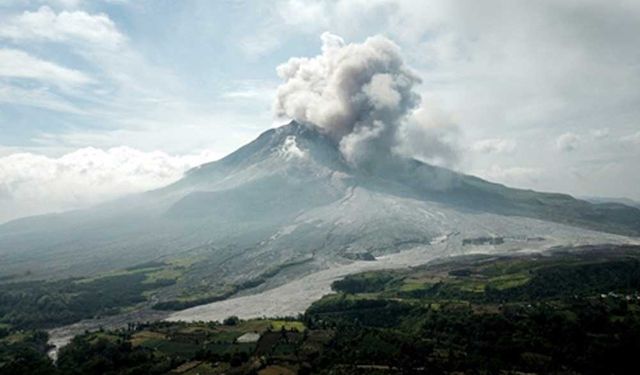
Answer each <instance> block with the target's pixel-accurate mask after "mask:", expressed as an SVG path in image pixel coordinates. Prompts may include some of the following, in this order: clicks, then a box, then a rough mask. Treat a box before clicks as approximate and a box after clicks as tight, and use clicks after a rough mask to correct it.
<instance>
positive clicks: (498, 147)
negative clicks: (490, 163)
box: [471, 138, 516, 154]
mask: <svg viewBox="0 0 640 375" xmlns="http://www.w3.org/2000/svg"><path fill="white" fill-rule="evenodd" d="M515 148H516V142H515V141H514V140H512V139H504V138H489V139H482V140H479V141H476V142H474V143H473V145H472V146H471V150H473V151H476V152H481V153H484V154H509V153H511V152H513V151H514V150H515Z"/></svg>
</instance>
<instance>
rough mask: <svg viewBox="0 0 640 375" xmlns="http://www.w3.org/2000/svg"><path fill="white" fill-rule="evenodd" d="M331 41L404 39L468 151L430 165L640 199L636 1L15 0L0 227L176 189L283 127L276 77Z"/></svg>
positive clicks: (0, 112) (2, 96)
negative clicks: (186, 177)
mask: <svg viewBox="0 0 640 375" xmlns="http://www.w3.org/2000/svg"><path fill="white" fill-rule="evenodd" d="M325 32H329V33H331V35H335V36H339V37H341V38H342V40H344V42H345V43H347V44H349V43H355V44H357V43H363V42H364V41H365V40H367V38H369V37H374V36H378V35H379V36H383V37H386V38H388V39H389V40H391V41H393V43H395V44H396V45H397V46H398V48H399V51H400V52H399V53H400V54H401V55H402V58H403V60H404V63H405V64H406V65H407V66H408V67H409V68H410V69H412V71H413V72H414V73H415V75H416V76H417V77H419V80H420V83H419V84H417V85H416V87H415V88H414V90H415V91H416V92H417V93H419V95H420V98H421V99H420V100H421V103H420V106H419V112H420V113H417V114H416V115H417V116H422V117H425V122H427V123H429V122H434V123H435V122H437V123H443V122H444V123H446V125H447V126H446V129H445V128H443V130H442V132H443V133H445V134H446V137H447V141H448V142H449V146H450V147H449V148H455V157H452V155H448V156H446V157H442V158H439V159H438V158H436V160H427V161H432V162H436V163H439V164H443V165H445V166H447V167H450V168H453V169H455V170H458V171H461V172H464V173H468V174H474V175H477V176H480V177H483V178H486V179H489V180H492V181H496V182H500V183H504V184H507V185H510V186H514V187H520V188H527V189H535V190H542V191H555V192H564V193H570V194H574V195H578V196H601V197H628V198H632V199H636V200H640V169H639V168H638V165H639V164H640V38H638V35H640V2H638V1H634V0H629V1H623V0H609V1H593V0H538V1H526V0H512V1H498V0H483V1H477V0H476V1H474V0H468V1H463V0H397V1H391V0H335V1H328V0H315V1H314V0H309V1H302V0H273V1H266V0H265V1H248V0H246V1H245V0H219V1H205V0H200V1H199V0H183V1H175V0H154V1H151V0H137V1H134V0H91V1H89V0H0V222H2V221H7V220H10V219H14V218H17V217H22V216H26V215H32V214H40V213H44V212H51V211H62V210H69V209H76V208H82V207H87V206H89V205H92V204H96V203H99V202H101V201H104V200H108V199H113V198H115V197H117V196H120V195H123V194H127V193H132V192H138V191H144V190H149V189H153V188H156V187H160V186H163V185H166V184H168V183H170V182H172V181H175V180H176V179H178V178H180V176H181V175H182V173H184V171H186V170H188V169H189V168H191V167H194V166H197V165H199V164H201V163H203V162H207V161H211V160H215V159H218V158H220V157H222V156H224V155H226V154H228V153H229V152H231V151H233V150H235V149H236V148H238V147H239V146H242V145H243V144H245V143H246V142H248V141H250V140H252V139H253V138H255V137H256V136H257V135H259V134H260V133H261V132H262V131H264V130H266V129H269V128H271V127H274V126H277V125H279V124H282V123H284V122H285V120H284V119H283V118H282V117H276V116H274V101H275V100H276V96H277V90H278V87H280V86H281V85H282V84H283V81H282V78H281V77H280V76H279V75H278V74H277V68H278V66H281V65H282V64H285V63H287V61H289V59H291V58H294V57H308V58H314V57H316V56H318V55H320V54H321V53H322V52H321V48H322V45H323V44H322V43H323V41H322V38H321V36H322V35H323V33H325ZM325 35H327V34H325ZM443 119H444V120H443ZM425 136H430V135H425ZM421 146H422V147H425V148H428V147H433V144H431V143H429V142H420V143H419V144H418V145H413V147H412V149H416V148H419V147H421ZM449 151H450V150H449ZM416 153H417V154H418V155H416V156H419V155H420V154H426V155H432V154H433V152H432V153H430V152H428V151H427V152H424V153H422V152H420V151H419V150H417V151H416Z"/></svg>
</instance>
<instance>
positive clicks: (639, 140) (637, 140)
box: [622, 131, 640, 146]
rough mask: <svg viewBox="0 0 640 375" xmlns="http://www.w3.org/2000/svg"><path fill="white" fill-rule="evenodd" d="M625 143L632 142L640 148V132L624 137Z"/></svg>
mask: <svg viewBox="0 0 640 375" xmlns="http://www.w3.org/2000/svg"><path fill="white" fill-rule="evenodd" d="M622 141H623V142H630V143H633V144H635V145H638V146H640V131H638V132H635V133H633V134H629V135H627V136H624V137H622Z"/></svg>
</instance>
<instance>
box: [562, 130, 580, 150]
mask: <svg viewBox="0 0 640 375" xmlns="http://www.w3.org/2000/svg"><path fill="white" fill-rule="evenodd" d="M581 141H582V140H581V138H580V136H578V135H577V134H574V133H571V132H567V133H564V134H561V135H560V136H559V137H558V138H556V148H557V149H558V150H560V151H564V152H571V151H575V150H577V149H578V147H579V146H580V143H581Z"/></svg>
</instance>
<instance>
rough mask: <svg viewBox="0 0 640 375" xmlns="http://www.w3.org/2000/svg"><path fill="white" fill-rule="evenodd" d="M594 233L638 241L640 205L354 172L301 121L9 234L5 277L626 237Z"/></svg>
mask: <svg viewBox="0 0 640 375" xmlns="http://www.w3.org/2000/svg"><path fill="white" fill-rule="evenodd" d="M556 223H562V224H568V225H560V224H556ZM576 227H581V228H586V229H577V228H576ZM587 229H590V230H597V231H607V232H610V233H618V234H630V235H637V234H638V233H639V232H640V210H638V209H635V208H630V207H626V206H624V205H611V204H606V205H604V204H602V205H598V204H591V203H588V202H585V201H580V200H576V199H574V198H572V197H570V196H567V195H561V194H547V193H537V192H533V191H528V190H518V189H511V188H507V187H505V186H503V185H498V184H493V183H490V182H487V181H484V180H481V179H478V178H475V177H472V176H467V175H463V174H459V173H456V172H453V171H450V170H447V169H444V168H438V167H434V166H430V165H427V164H424V163H421V162H418V161H415V160H408V159H399V158H398V159H388V160H381V161H379V162H378V163H376V164H374V165H370V166H369V167H368V168H367V169H362V168H361V169H358V170H355V169H353V168H352V167H350V165H349V164H348V163H346V162H345V161H344V160H343V158H342V156H341V153H340V151H339V149H338V145H337V144H336V143H335V141H333V140H332V139H331V138H330V137H328V136H327V135H325V134H324V133H323V132H322V131H321V130H320V129H319V128H317V127H315V126H313V125H310V124H301V123H297V122H291V123H290V124H288V125H285V126H283V127H280V128H277V129H272V130H269V131H267V132H265V133H263V134H262V135H260V136H259V137H258V138H257V139H256V140H254V141H253V142H251V143H249V144H247V145H246V146H244V147H242V148H240V149H239V150H237V151H236V152H234V153H232V154H230V155H229V156H227V157H225V158H224V159H221V160H219V161H216V162H213V163H209V164H205V165H203V166H201V167H199V168H196V169H193V170H191V171H189V172H188V173H187V174H186V175H185V177H184V178H183V179H181V180H180V181H178V182H176V183H174V184H172V185H170V186H167V187H165V188H163V189H159V190H156V191H152V192H148V193H144V194H138V195H134V196H130V197H126V198H124V199H120V200H118V201H115V202H111V203H108V204H104V205H101V206H98V207H95V208H93V209H89V210H81V211H75V212H70V213H64V214H57V215H46V216H40V217H34V218H27V219H22V220H17V221H14V222H11V223H8V224H5V225H3V226H0V257H1V258H2V262H0V274H13V273H18V272H24V271H25V270H30V271H31V272H32V273H33V274H34V275H35V276H42V277H49V276H66V275H80V274H88V273H92V272H100V271H105V270H110V269H117V268H122V267H126V266H130V265H132V264H135V263H141V262H147V261H150V260H155V259H165V258H171V257H174V258H180V257H197V258H198V259H200V261H199V262H198V263H196V264H195V265H194V266H193V270H192V271H193V274H194V275H197V278H198V280H199V282H204V283H207V282H211V283H213V282H219V281H220V280H226V281H238V280H243V279H250V278H252V277H255V276H256V275H260V274H262V273H264V272H265V271H267V270H272V269H274V267H276V268H277V267H278V266H280V265H289V264H304V266H303V267H302V269H301V270H300V272H304V270H305V269H306V270H307V271H308V269H309V268H321V267H327V266H329V265H330V264H332V262H335V261H339V260H341V259H342V260H344V259H345V258H349V259H353V258H358V257H361V256H362V254H374V255H380V254H385V253H389V252H395V251H398V250H399V249H401V248H403V247H407V246H415V245H420V244H428V243H430V242H432V241H434V240H435V239H438V240H440V241H442V240H446V241H449V242H450V243H451V252H459V251H462V250H465V249H468V248H465V249H463V247H462V246H463V245H464V243H465V241H469V240H470V239H474V238H482V237H500V238H502V240H501V241H506V245H503V246H505V248H509V246H511V247H515V246H516V242H518V243H525V244H526V243H527V241H529V239H540V238H544V239H545V240H546V241H548V242H549V243H553V244H555V243H559V242H562V241H565V242H567V241H569V242H576V241H591V242H593V241H602V242H611V241H618V240H620V237H617V236H614V235H607V234H604V233H601V232H594V231H590V230H587ZM509 241H512V242H509ZM480 242H482V240H481V241H480ZM518 246H520V245H518ZM465 251H466V250H465ZM187 279H188V278H187ZM185 282H188V280H187V281H185Z"/></svg>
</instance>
